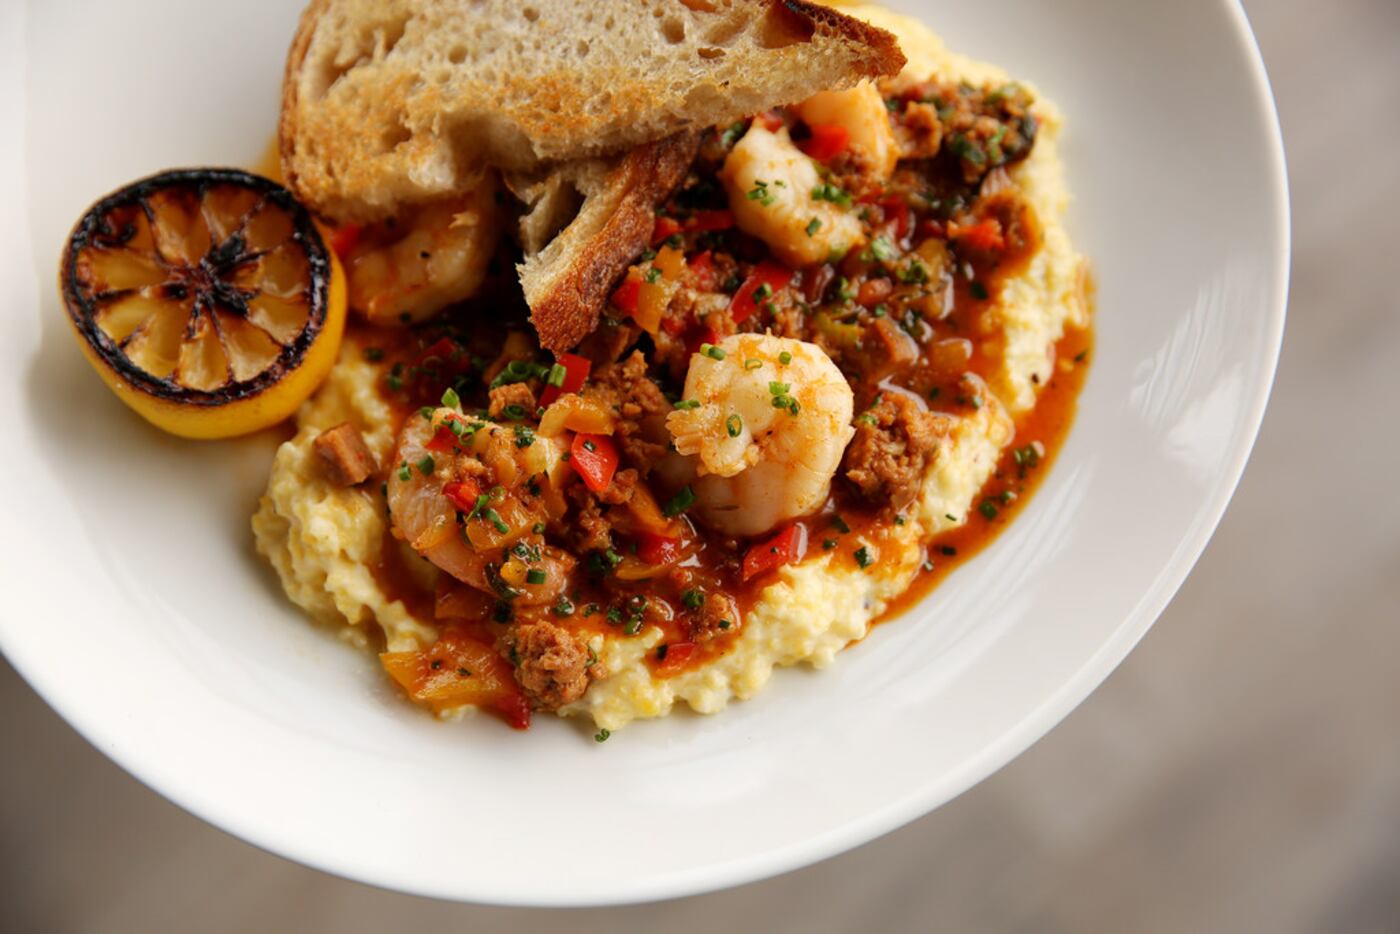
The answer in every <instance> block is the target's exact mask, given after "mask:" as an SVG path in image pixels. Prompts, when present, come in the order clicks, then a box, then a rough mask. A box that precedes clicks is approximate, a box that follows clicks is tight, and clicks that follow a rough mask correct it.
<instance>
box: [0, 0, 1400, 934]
mask: <svg viewBox="0 0 1400 934" xmlns="http://www.w3.org/2000/svg"><path fill="white" fill-rule="evenodd" d="M1125 2H1151V0H1125ZM1248 9H1249V11H1250V14H1251V16H1252V18H1253V20H1254V24H1255V27H1256V30H1257V32H1258V34H1259V38H1260V41H1261V44H1262V46H1263V49H1264V53H1265V58H1266V59H1267V61H1268V64H1269V68H1270V71H1271V73H1272V76H1273V80H1274V84H1275V87H1276V90H1277V93H1278V98H1279V105H1280V108H1281V111H1282V119H1283V126H1284V133H1285V136H1286V137H1287V142H1288V152H1289V160H1290V168H1291V176H1292V189H1293V198H1294V212H1295V214H1294V218H1295V222H1294V228H1295V256H1294V263H1293V271H1294V280H1293V293H1292V304H1291V310H1290V315H1289V323H1288V335H1287V338H1286V341H1285V346H1284V351H1283V360H1282V364H1281V367H1280V369H1279V377H1278V384H1277V387H1276V389H1275V392H1274V398H1273V403H1272V406H1271V408H1270V410H1269V414H1268V417H1267V419H1266V420H1265V423H1264V429H1263V433H1262V435H1261V437H1260V439H1259V444H1258V447H1257V448H1256V450H1255V453H1254V457H1253V460H1252V462H1251V465H1250V468H1249V471H1248V473H1247V474H1246V476H1245V479H1244V482H1243V484H1242V485H1241V487H1240V490H1239V493H1238V495H1237V496H1236V498H1235V501H1234V504H1233V505H1232V506H1231V508H1230V511H1229V513H1228V514H1227V515H1226V517H1225V521H1224V523H1223V524H1222V525H1221V527H1220V530H1219V532H1218V533H1217V534H1216V536H1215V538H1214V540H1213V542H1212V543H1211V545H1210V548H1209V549H1208V550H1207V551H1206V554H1205V556H1204V557H1203V558H1202V560H1201V562H1200V564H1199V566H1198V567H1197V568H1196V570H1195V572H1194V573H1193V574H1192V576H1191V578H1190V579H1189V580H1188V581H1187V582H1186V585H1185V587H1183V588H1182V590H1181V592H1180V594H1179V595H1178V596H1177V598H1176V600H1175V601H1174V602H1173V603H1172V605H1171V607H1170V608H1169V609H1168V610H1167V612H1166V613H1165V615H1164V616H1163V617H1162V619H1161V621H1160V622H1159V623H1158V624H1157V626H1156V627H1155V628H1154V629H1153V630H1152V632H1151V633H1150V634H1149V635H1148V636H1147V638H1146V639H1145V640H1144V641H1143V643H1142V644H1141V645H1140V646H1139V647H1138V649H1137V650H1136V651H1135V652H1134V653H1133V654H1132V656H1131V657H1130V658H1129V659H1128V661H1127V662H1126V663H1125V664H1124V665H1123V666H1122V668H1121V669H1119V671H1118V672H1117V673H1115V674H1114V675H1113V676H1112V677H1111V678H1110V679H1109V680H1108V682H1107V683H1106V684H1105V685H1104V686H1103V687H1102V688H1101V689H1100V690H1099V691H1098V692H1097V693H1096V694H1094V695H1093V696H1092V697H1091V698H1090V699H1089V700H1088V701H1087V702H1086V703H1085V704H1084V705H1083V706H1082V707H1081V708H1080V709H1079V710H1078V711H1077V712H1075V713H1074V714H1073V715H1072V716H1071V717H1070V718H1069V719H1068V720H1067V721H1065V723H1064V724H1062V725H1061V726H1060V727H1059V728H1058V729H1056V730H1055V731H1054V732H1052V733H1051V734H1050V735H1049V736H1047V737H1046V738H1045V739H1043V740H1042V741H1041V742H1040V743H1039V744H1037V745H1036V746H1035V747H1033V748H1032V749H1031V750H1030V751H1029V752H1027V753H1026V754H1025V755H1023V756H1021V757H1020V758H1019V759H1018V760H1016V761H1015V762H1014V763H1012V764H1011V765H1009V766H1008V767H1007V768H1005V769H1003V770H1002V771H1001V772H1000V773H998V774H997V775H995V776H994V777H992V778H991V779H989V780H988V781H986V782H984V783H983V784H982V785H980V786H978V787H977V788H975V789H973V790H972V791H970V792H969V793H967V794H966V795H964V796H962V797H961V798H960V799H958V800H956V801H954V802H953V803H951V804H949V805H948V806H946V807H944V808H942V809H940V810H938V811H936V812H934V813H933V814H930V815H929V816H927V817H925V818H923V819H922V820H919V821H917V822H915V823H914V824H912V825H910V826H908V827H905V828H904V829H902V830H899V831H897V832H895V833H893V834H890V835H889V836H887V837H885V838H883V839H881V840H878V841H876V842H874V843H871V844H869V845H867V846H865V847H863V848H861V849H858V850H856V851H854V852H852V853H848V854H846V855H844V856H840V857H837V858H835V859H832V860H829V861H828V862H825V863H822V864H820V865H817V866H813V867H811V868H808V869H805V870H801V871H799V872H795V873H792V874H790V875H787V876H784V877H781V878H778V879H774V880H770V881H767V882H763V883H758V884H755V885H750V886H746V887H743V888H740V889H737V890H733V891H729V892H723V893H719V894H715V895H709V896H702V897H697V898H691V899H685V900H681V901H677V902H669V903H664V904H658V905H649V906H641V907H636V908H624V909H614V910H595V911H581V912H558V911H550V912H526V911H514V910H505V909H494V908H478V907H470V906H461V905H453V904H446V903H439V902H433V901H429V900H426V899H417V898H410V897H406V896H401V895H397V894H392V893H388V892H382V891H377V890H375V889H371V888H368V887H365V886H360V885H356V884H354V883H350V882H345V881H342V880H339V879H335V878H332V877H329V876H326V875H323V874H321V873H318V872H315V871H312V870H309V869H305V868H302V867H300V866H296V865H293V864H292V863H289V862H286V861H284V860H282V859H279V858H277V857H275V856H271V855H268V854H266V853H263V852H261V851H259V850H257V849H254V848H253V847H251V846H248V845H246V844H244V843H241V842H239V841H237V840H235V839H233V838H231V837H229V836H226V835H225V834H223V833H221V832H220V831H218V830H215V829H213V828H211V827H209V826H207V825H205V824H204V823H202V822H200V821H199V820H197V819H195V818H193V817H191V816H189V815H188V814H186V813H184V812H183V811H181V810H179V809H178V808H176V807H174V806H173V805H171V804H168V803H167V802H165V801H164V800H162V799H161V798H159V797H157V796H156V795H155V794H153V793H152V792H150V791H148V790H147V789H146V788H144V787H143V786H142V785H140V784H139V783H138V782H136V781H135V780H134V779H132V778H130V777H129V776H127V775H126V774H125V773H123V772H122V771H121V770H119V769H118V768H117V767H116V766H114V765H112V764H111V763H110V762H108V761H107V760H106V759H105V758H103V757H102V756H101V755H100V754H99V753H97V752H96V751H94V750H93V749H92V748H91V747H90V746H88V745H87V744H86V743H85V742H84V741H83V740H81V739H80V738H79V737H78V736H77V735H76V734H74V733H73V732H72V730H70V729H69V728H68V727H67V726H66V725H65V724H64V723H63V722H62V721H61V720H59V718H58V717H57V716H56V715H55V714H53V713H52V712H51V711H50V710H49V709H48V708H47V707H46V706H45V705H44V704H43V703H42V702H41V701H40V700H39V699H38V697H36V696H35V695H34V694H33V693H32V692H31V691H30V690H29V688H28V687H27V686H25V685H24V683H23V682H22V681H20V679H19V678H18V677H17V676H16V675H15V674H14V672H13V671H12V670H11V669H10V668H9V667H8V666H5V665H4V664H3V663H0V747H3V748H4V749H6V750H7V753H6V754H5V756H4V757H3V761H4V766H3V768H0V930H4V931H17V932H19V931H23V932H40V931H102V932H127V931H130V932H157V931H193V930H200V931H219V932H223V931H228V932H241V931H263V930H267V931H272V930H292V929H295V930H298V931H304V932H321V931H337V932H340V931H370V930H442V929H449V928H450V929H463V930H466V929H471V930H518V931H528V932H553V931H560V932H563V931H569V932H573V934H587V932H594V931H598V932H602V931H615V930H627V929H637V930H661V929H664V930H667V931H714V930H719V931H726V930H755V929H763V930H775V931H776V930H802V931H804V932H811V934H822V932H838V931H841V932H844V931H850V930H856V929H867V930H880V931H886V930H888V931H916V930H948V931H1045V932H1055V931H1076V932H1077V931H1127V930H1133V931H1270V932H1286V931H1328V932H1332V931H1337V932H1343V931H1344V932H1353V931H1355V932H1362V931H1397V930H1400V742H1398V741H1397V729H1396V722H1397V717H1396V714H1397V712H1400V495H1397V493H1396V486H1395V477H1396V475H1397V465H1400V444H1397V442H1396V439H1395V438H1393V437H1391V436H1390V435H1389V434H1388V433H1387V432H1388V431H1392V430H1395V428H1396V427H1397V416H1396V413H1395V409H1393V408H1392V406H1393V405H1394V404H1395V403H1396V402H1397V401H1400V314H1397V309H1396V300H1395V298H1394V294H1395V293H1394V291H1393V290H1392V286H1391V284H1390V280H1389V278H1388V276H1389V274H1390V273H1391V272H1393V271H1395V269H1396V267H1397V265H1400V173H1397V171H1396V166H1397V153H1400V3H1397V2H1396V0H1345V2H1338V3H1319V2H1308V0H1253V2H1250V3H1249V4H1248ZM1218 220H1219V221H1220V222H1221V223H1228V222H1229V218H1226V217H1222V218H1219V219H1218Z"/></svg>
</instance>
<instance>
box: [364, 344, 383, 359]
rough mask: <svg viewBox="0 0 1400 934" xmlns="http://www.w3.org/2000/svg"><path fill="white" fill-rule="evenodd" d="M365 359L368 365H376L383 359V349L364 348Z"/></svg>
mask: <svg viewBox="0 0 1400 934" xmlns="http://www.w3.org/2000/svg"><path fill="white" fill-rule="evenodd" d="M365 359H366V360H368V361H369V362H370V363H378V362H379V361H380V360H383V359H384V348H382V347H366V348H365Z"/></svg>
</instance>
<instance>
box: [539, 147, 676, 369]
mask: <svg viewBox="0 0 1400 934" xmlns="http://www.w3.org/2000/svg"><path fill="white" fill-rule="evenodd" d="M699 143H700V136H699V134H698V133H696V132H693V131H690V132H685V133H678V134H676V135H675V136H672V137H670V138H669V139H664V140H662V141H661V142H659V143H648V144H646V145H644V146H639V147H637V148H636V149H633V150H632V151H631V152H629V153H627V155H625V156H623V157H622V158H620V159H613V160H604V159H592V160H583V161H577V162H571V163H565V164H564V165H561V166H559V167H558V168H557V169H555V170H554V171H552V172H551V173H549V175H548V177H546V178H545V179H543V180H541V181H539V182H538V183H536V184H535V185H533V186H518V189H517V190H520V191H521V194H522V195H523V196H524V197H525V199H526V200H527V203H529V204H531V210H530V211H529V213H527V214H526V215H525V216H524V217H522V218H521V224H520V229H521V240H522V245H523V246H524V248H525V251H526V255H525V261H524V262H523V263H521V264H520V265H519V267H517V268H518V270H519V272H520V285H521V287H522V288H523V289H524V290H525V301H526V303H527V304H529V306H530V321H531V323H532V324H534V326H535V330H536V331H537V332H538V333H539V337H540V344H541V346H543V347H545V348H547V349H549V350H552V351H554V352H555V353H556V354H559V353H563V352H564V351H566V350H568V349H569V348H571V347H573V346H574V345H576V344H577V343H578V342H579V341H581V340H583V339H584V338H585V337H587V336H588V334H589V333H590V332H591V331H592V330H593V329H594V328H595V327H597V325H598V316H599V314H600V313H601V311H602V308H603V305H604V304H606V302H607V298H608V290H609V289H610V288H611V287H612V285H613V284H614V283H615V282H616V281H617V278H618V276H620V275H621V274H622V272H623V270H625V269H626V268H627V266H628V264H630V263H631V262H632V261H633V260H634V259H636V257H637V254H639V253H641V252H642V250H643V249H645V248H646V245H647V242H648V241H649V240H650V238H651V231H652V225H653V223H654V222H655V210H656V205H657V204H658V203H659V202H661V201H663V200H665V198H666V197H667V196H668V195H669V194H670V193H671V189H673V188H675V186H676V185H678V184H679V183H680V182H681V180H682V179H684V178H685V173H686V170H687V169H689V168H690V163H691V162H692V161H693V160H694V159H695V152H696V149H697V148H698V147H699ZM532 196H533V197H532ZM580 198H581V199H582V204H581V206H580V207H579V208H578V211H577V214H576V215H575V216H573V217H572V220H569V221H568V223H567V226H563V229H562V230H559V228H560V227H561V226H562V225H563V224H564V223H565V221H566V219H567V218H568V217H569V215H570V209H571V208H572V206H573V205H575V204H578V203H579V199H580ZM556 231H557V232H558V233H557V235H554V234H555V233H556ZM552 235H554V236H553V239H552V240H550V239H549V237H550V236H552ZM545 241H548V245H547V246H541V244H543V243H544V242H545Z"/></svg>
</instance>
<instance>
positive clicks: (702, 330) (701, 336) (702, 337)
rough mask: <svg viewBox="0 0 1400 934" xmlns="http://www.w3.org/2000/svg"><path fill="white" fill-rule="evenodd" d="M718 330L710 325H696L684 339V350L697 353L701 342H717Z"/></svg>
mask: <svg viewBox="0 0 1400 934" xmlns="http://www.w3.org/2000/svg"><path fill="white" fill-rule="evenodd" d="M718 343H719V332H718V331H716V330H715V329H714V328H712V327H698V328H696V329H695V330H693V331H691V332H690V336H689V337H688V338H686V341H685V352H686V353H689V354H697V353H699V352H700V347H701V345H702V344H718Z"/></svg>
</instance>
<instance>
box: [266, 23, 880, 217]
mask: <svg viewBox="0 0 1400 934" xmlns="http://www.w3.org/2000/svg"><path fill="white" fill-rule="evenodd" d="M903 63H904V56H903V54H902V53H901V52H900V51H899V46H898V44H897V43H896V41H895V39H894V37H893V36H891V35H890V34H889V33H887V32H884V31H882V30H880V29H876V28H874V27H872V26H869V25H867V24H866V23H863V22H861V21H860V20H857V19H854V18H852V17H849V16H845V15H843V14H841V13H838V12H836V11H834V10H831V9H828V8H826V7H823V6H819V5H817V4H815V3H810V2H807V0H587V2H583V3H578V2H572V0H312V2H311V5H310V6H309V7H308V8H307V10H306V11H305V13H303V15H302V20H301V25H300V27H299V29H298V31H297V34H296V37H295V38H294V40H293V42H292V47H291V51H290V53H289V55H288V60H287V69H286V75H285V79H284V83H283V100H282V115H281V124H280V127H279V141H280V149H281V156H282V169H283V174H284V176H285V177H286V179H287V182H288V184H289V186H290V187H291V188H292V190H293V191H294V192H295V193H296V194H297V196H298V197H299V198H300V199H301V200H303V201H304V202H306V203H307V204H309V205H310V206H312V207H313V208H314V209H316V210H317V211H318V212H319V213H321V214H323V215H325V216H327V217H329V218H331V219H333V220H336V221H353V222H365V221H371V220H378V219H382V218H384V217H387V216H390V215H391V214H393V213H394V212H395V211H396V210H397V208H398V207H399V206H400V205H403V204H408V203H415V202H422V201H427V200H432V199H436V198H439V197H445V196H450V195H456V194H460V193H462V192H464V191H466V190H469V189H470V188H471V187H472V185H473V184H474V183H475V182H476V180H477V179H478V178H479V177H480V172H481V171H482V169H483V167H485V166H494V167H498V168H503V169H509V170H517V171H520V170H535V169H538V167H539V166H540V165H541V164H543V163H549V162H560V161H565V160H575V159H582V158H590V157H595V156H600V155H607V154H616V153H621V152H624V151H626V150H628V149H630V148H632V147H634V146H638V145H642V144H646V143H651V142H655V141H657V140H662V139H666V138H667V137H671V136H674V135H675V134H677V133H680V132H683V131H686V130H689V129H693V128H696V127H703V126H712V125H716V124H723V123H729V122H732V121H734V120H737V119H739V118H741V117H744V116H747V115H749V114H753V113H756V112H758V111H761V110H765V109H767V108H770V107H774V106H779V105H783V104H790V103H793V102H795V101H798V100H800V99H802V98H805V97H807V96H809V95H811V94H813V93H815V92H816V91H820V90H825V89H829V88H844V87H849V86H851V85H853V84H854V83H856V82H857V81H858V80H860V79H861V78H863V77H873V76H877V75H885V74H893V73H895V72H897V71H898V70H899V68H900V67H901V66H902V65H903Z"/></svg>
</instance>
